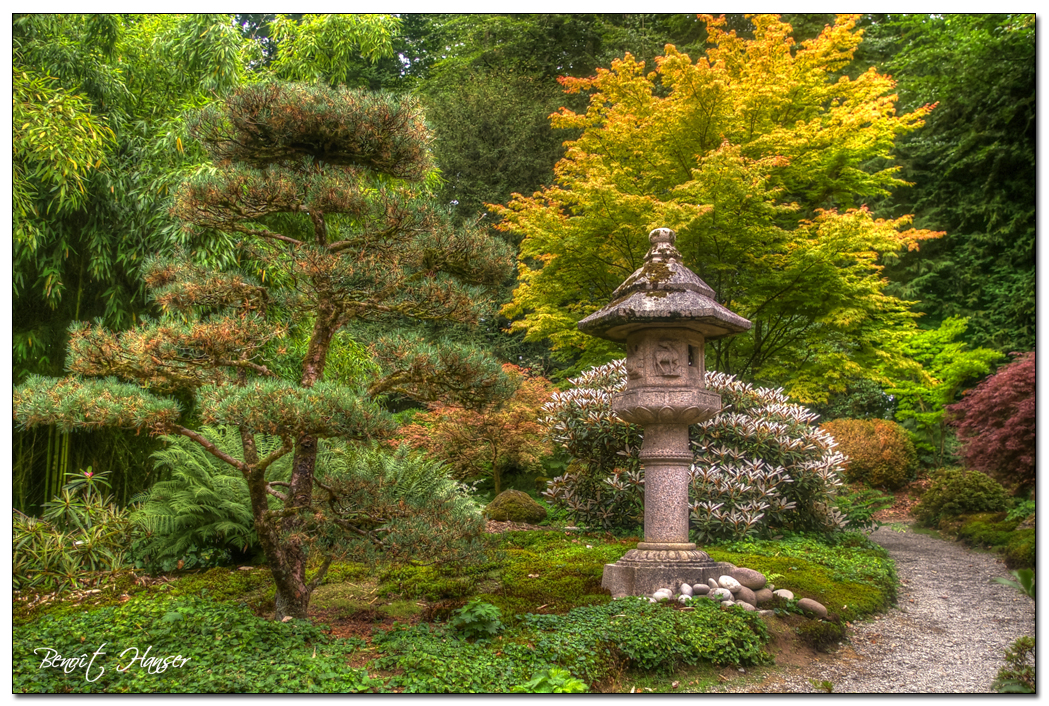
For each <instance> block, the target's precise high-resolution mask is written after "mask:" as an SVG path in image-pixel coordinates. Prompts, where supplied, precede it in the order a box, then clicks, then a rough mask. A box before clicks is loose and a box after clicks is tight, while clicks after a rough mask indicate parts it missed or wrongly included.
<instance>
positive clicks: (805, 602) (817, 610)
mask: <svg viewBox="0 0 1049 706" xmlns="http://www.w3.org/2000/svg"><path fill="white" fill-rule="evenodd" d="M798 607H799V608H801V609H802V610H803V611H804V612H805V613H806V614H812V615H815V616H816V617H817V618H826V617H827V609H826V608H824V607H823V604H822V603H819V602H817V601H814V600H812V599H811V598H802V599H801V600H800V601H798Z"/></svg>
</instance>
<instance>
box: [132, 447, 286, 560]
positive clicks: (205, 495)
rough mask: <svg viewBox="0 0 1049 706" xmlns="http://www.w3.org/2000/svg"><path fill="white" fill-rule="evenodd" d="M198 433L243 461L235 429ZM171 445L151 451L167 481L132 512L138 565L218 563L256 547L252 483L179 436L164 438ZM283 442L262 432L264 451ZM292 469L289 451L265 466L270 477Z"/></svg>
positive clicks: (281, 476)
mask: <svg viewBox="0 0 1049 706" xmlns="http://www.w3.org/2000/svg"><path fill="white" fill-rule="evenodd" d="M200 433H201V434H202V435H203V436H204V438H206V439H207V440H208V441H210V442H211V443H213V444H215V446H217V447H218V448H219V449H221V450H222V451H223V452H225V453H227V454H229V455H230V456H232V457H234V458H237V459H243V447H242V445H241V440H240V434H239V433H238V432H237V430H236V429H227V428H222V427H204V428H203V429H201V431H200ZM162 439H163V440H164V441H166V442H167V446H165V447H164V448H162V449H160V450H159V451H157V452H156V453H154V454H153V456H152V459H153V462H154V464H155V466H156V468H157V469H166V470H168V471H169V472H170V478H169V479H168V480H164V481H160V482H158V483H156V484H154V485H153V487H152V488H150V490H149V491H147V492H146V493H143V494H142V495H140V496H138V497H136V498H135V499H136V500H138V501H139V502H141V503H142V504H141V506H140V507H139V508H138V509H137V510H136V511H135V512H134V514H133V515H132V522H133V523H134V524H135V527H136V528H137V529H138V530H139V537H138V538H137V539H136V541H135V543H134V545H133V547H132V551H133V553H134V555H135V559H136V561H137V563H139V565H141V566H145V567H147V568H149V569H151V570H171V569H173V568H175V567H177V566H179V562H182V567H185V568H191V567H193V566H205V565H217V564H222V563H224V562H227V561H229V560H230V559H231V558H232V556H233V555H234V554H236V553H247V552H251V551H253V550H255V549H257V548H258V537H257V536H256V534H255V529H254V519H253V517H252V513H251V500H250V497H249V495H248V484H247V482H246V481H245V480H244V478H243V476H242V475H241V474H240V471H238V470H237V469H235V468H232V467H231V466H229V465H228V464H226V463H223V462H221V461H219V460H218V459H216V458H215V457H214V456H212V455H211V454H210V453H208V452H207V451H205V450H204V449H203V447H201V446H200V445H199V444H197V443H195V442H193V441H190V440H189V439H186V438H184V437H181V436H164V437H162ZM279 444H280V440H279V439H276V438H273V437H266V436H261V435H260V436H259V437H258V438H257V439H256V446H257V448H258V451H259V453H260V454H261V455H265V454H268V453H269V452H270V451H272V450H273V449H274V448H276V447H277V446H278V445H279ZM290 472H291V459H290V455H289V456H285V457H284V458H281V459H280V460H278V461H277V462H276V463H274V464H273V465H272V466H271V467H270V468H269V469H267V473H266V477H267V478H268V479H269V480H285V479H287V477H288V476H289V475H290Z"/></svg>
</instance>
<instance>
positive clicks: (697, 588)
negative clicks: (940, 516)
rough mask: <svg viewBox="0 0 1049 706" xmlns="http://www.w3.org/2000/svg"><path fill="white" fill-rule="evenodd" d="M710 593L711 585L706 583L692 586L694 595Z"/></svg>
mask: <svg viewBox="0 0 1049 706" xmlns="http://www.w3.org/2000/svg"><path fill="white" fill-rule="evenodd" d="M708 593H710V586H708V585H706V584H705V583H697V584H694V585H693V586H692V595H693V596H705V595H707V594H708Z"/></svg>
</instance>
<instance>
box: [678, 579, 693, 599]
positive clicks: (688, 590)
mask: <svg viewBox="0 0 1049 706" xmlns="http://www.w3.org/2000/svg"><path fill="white" fill-rule="evenodd" d="M678 593H680V594H681V595H682V596H688V597H689V598H691V597H692V593H693V591H692V587H691V586H689V585H688V584H687V583H683V584H681V588H679V589H678Z"/></svg>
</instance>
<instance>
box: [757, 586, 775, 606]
mask: <svg viewBox="0 0 1049 706" xmlns="http://www.w3.org/2000/svg"><path fill="white" fill-rule="evenodd" d="M754 598H755V600H757V603H755V604H754V605H761V604H762V603H766V602H768V601H771V600H772V591H770V590H769V589H767V588H763V589H761V590H760V591H754Z"/></svg>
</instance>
